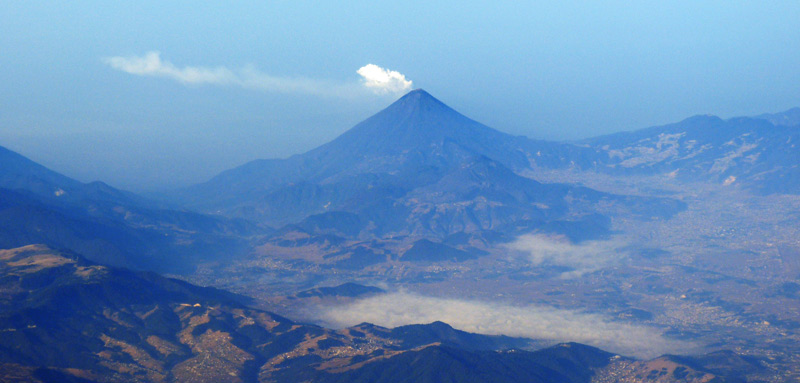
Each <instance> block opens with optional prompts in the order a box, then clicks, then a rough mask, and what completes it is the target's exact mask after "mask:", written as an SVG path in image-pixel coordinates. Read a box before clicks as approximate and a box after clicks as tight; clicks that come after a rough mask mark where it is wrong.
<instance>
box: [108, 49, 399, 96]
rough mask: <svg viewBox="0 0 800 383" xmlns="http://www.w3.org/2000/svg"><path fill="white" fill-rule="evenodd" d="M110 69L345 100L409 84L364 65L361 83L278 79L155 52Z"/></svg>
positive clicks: (117, 60) (119, 59) (120, 59)
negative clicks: (171, 58)
mask: <svg viewBox="0 0 800 383" xmlns="http://www.w3.org/2000/svg"><path fill="white" fill-rule="evenodd" d="M103 61H104V62H105V63H106V64H107V65H109V66H110V67H112V68H114V69H116V70H119V71H122V72H125V73H128V74H132V75H136V76H147V77H161V78H167V79H170V80H174V81H178V82H180V83H183V84H192V85H218V86H238V87H241V88H245V89H254V90H260V91H266V92H278V93H292V94H308V95H316V96H332V97H349V96H353V95H357V94H359V93H364V90H370V91H371V92H372V93H375V94H398V93H401V92H405V91H408V90H411V84H412V83H411V81H409V80H406V78H405V76H404V75H402V74H401V73H399V72H396V71H390V70H387V69H383V68H381V67H379V66H377V65H373V64H368V65H366V66H363V67H361V68H360V69H358V71H357V73H358V74H359V75H360V76H361V77H362V80H363V81H362V82H361V84H360V85H359V84H357V83H355V82H353V83H347V82H344V83H343V82H335V81H328V80H319V79H313V78H305V77H281V76H273V75H269V74H266V73H264V72H261V71H260V70H258V69H257V68H256V67H255V66H253V65H246V66H244V67H242V68H239V69H229V68H226V67H222V66H218V67H202V66H184V67H179V66H176V65H175V64H173V63H171V62H169V61H166V60H162V59H161V54H160V53H159V52H157V51H150V52H147V53H146V54H144V55H143V56H114V57H108V58H105V59H103Z"/></svg>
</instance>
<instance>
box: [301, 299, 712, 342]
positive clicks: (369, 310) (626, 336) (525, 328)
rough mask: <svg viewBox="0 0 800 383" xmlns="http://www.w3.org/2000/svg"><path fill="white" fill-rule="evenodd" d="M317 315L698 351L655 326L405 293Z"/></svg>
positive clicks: (337, 322)
mask: <svg viewBox="0 0 800 383" xmlns="http://www.w3.org/2000/svg"><path fill="white" fill-rule="evenodd" d="M317 315H318V316H319V320H321V321H322V322H324V323H325V324H326V325H329V326H334V327H348V326H353V325H356V324H359V323H362V322H369V323H373V324H377V325H380V326H385V327H397V326H402V325H408V324H415V323H431V322H434V321H442V322H445V323H448V324H450V325H451V326H453V327H455V328H457V329H459V330H463V331H468V332H474V333H480V334H489V335H501V334H502V335H508V336H515V337H526V338H533V339H543V340H553V341H558V342H566V341H574V342H579V343H584V344H589V345H592V346H596V347H600V348H602V349H604V350H608V351H611V352H615V353H618V354H621V355H626V356H634V357H639V358H653V357H656V356H659V355H663V354H665V353H680V354H685V353H687V352H691V351H696V350H697V349H698V348H697V347H696V346H695V345H693V344H691V343H688V342H683V341H678V340H672V339H668V338H665V337H664V336H663V335H662V332H661V331H659V330H658V329H656V328H653V327H648V326H640V325H634V324H630V323H623V322H617V321H613V320H609V319H608V318H606V317H604V316H602V315H599V314H592V313H585V312H580V311H575V310H564V309H557V308H553V307H547V306H537V305H528V306H512V305H507V304H501V303H494V302H482V301H477V300H459V299H449V298H436V297H429V296H422V295H417V294H412V293H407V292H398V293H390V294H384V295H379V296H374V297H370V298H365V299H362V300H359V301H356V302H354V303H351V304H347V305H342V306H336V307H327V308H322V309H320V312H319V313H317Z"/></svg>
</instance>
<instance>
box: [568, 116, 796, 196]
mask: <svg viewBox="0 0 800 383" xmlns="http://www.w3.org/2000/svg"><path fill="white" fill-rule="evenodd" d="M798 114H800V109H792V110H791V111H789V112H786V113H782V114H773V115H762V116H760V117H758V118H748V117H739V118H732V119H729V120H723V119H721V118H719V117H715V116H695V117H691V118H688V119H686V120H683V121H681V122H678V123H675V124H670V125H664V126H657V127H653V128H648V129H642V130H637V131H633V132H624V133H617V134H612V135H608V136H603V137H597V138H592V139H589V140H585V141H583V142H582V144H583V145H585V146H588V147H590V148H592V149H594V150H595V151H597V153H599V157H598V158H597V160H596V161H595V165H594V166H592V167H590V168H587V170H595V171H600V172H608V173H612V174H617V175H630V174H646V175H665V176H669V177H675V178H677V179H679V180H684V181H700V182H712V183H716V184H723V185H742V186H743V187H745V188H747V189H750V190H753V191H755V192H757V193H761V194H774V193H785V194H798V193H800V167H799V166H800V147H797V146H796V145H798V144H800V126H798V125H791V124H795V122H798V123H799V124H800V120H798Z"/></svg>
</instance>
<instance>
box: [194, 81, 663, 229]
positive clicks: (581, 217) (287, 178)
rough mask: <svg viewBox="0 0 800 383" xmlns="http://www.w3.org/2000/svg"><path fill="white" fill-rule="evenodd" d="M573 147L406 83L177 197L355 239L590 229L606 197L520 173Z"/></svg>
mask: <svg viewBox="0 0 800 383" xmlns="http://www.w3.org/2000/svg"><path fill="white" fill-rule="evenodd" d="M581 150H584V149H582V148H580V147H577V146H574V145H568V144H560V143H552V142H545V141H537V140H531V139H528V138H526V137H521V136H513V135H509V134H506V133H503V132H500V131H498V130H495V129H492V128H490V127H487V126H485V125H483V124H481V123H479V122H476V121H474V120H472V119H470V118H468V117H466V116H464V115H462V114H461V113H459V112H457V111H455V110H453V109H452V108H450V107H449V106H447V105H445V104H444V103H442V102H441V101H439V100H437V99H436V98H435V97H433V96H431V95H430V94H429V93H428V92H426V91H424V90H422V89H417V90H414V91H411V92H410V93H408V94H406V95H405V96H403V97H401V98H400V99H399V100H397V101H396V102H394V103H393V104H391V105H389V106H388V107H387V108H386V109H384V110H382V111H380V112H378V113H377V114H375V115H373V116H372V117H370V118H368V119H366V120H364V121H363V122H361V123H359V124H357V125H356V126H354V127H353V128H351V129H350V130H348V131H347V132H345V133H344V134H342V135H341V136H339V137H337V138H336V139H334V140H333V141H331V142H329V143H327V144H324V145H322V146H320V147H318V148H316V149H313V150H311V151H309V152H307V153H304V154H299V155H295V156H292V157H289V158H287V159H270V160H256V161H252V162H250V163H247V164H245V165H243V166H240V167H237V168H234V169H231V170H228V171H225V172H223V173H221V174H219V175H218V176H216V177H214V178H213V179H211V180H210V181H208V182H206V183H204V184H200V185H196V186H193V187H191V188H189V189H186V190H184V191H182V192H181V193H180V194H179V196H178V197H179V198H180V199H181V200H183V201H184V202H188V205H189V207H191V208H196V209H201V210H205V211H209V212H215V213H222V214H224V215H228V216H231V217H238V218H246V219H249V220H252V221H254V222H258V223H261V224H266V225H271V226H275V227H283V226H286V225H299V226H300V227H303V228H307V229H308V230H311V231H314V232H320V231H323V232H334V233H336V234H337V235H342V236H345V237H357V238H362V239H370V238H376V237H378V238H380V237H384V236H393V237H394V236H421V237H434V238H439V239H442V238H445V237H447V236H449V235H453V234H457V233H462V232H463V233H480V232H485V231H499V232H502V233H509V234H515V233H518V232H521V231H531V230H537V229H540V228H545V227H547V228H551V229H552V228H561V229H553V230H556V231H559V230H561V231H576V232H578V231H580V232H583V233H584V234H583V235H588V236H594V235H601V234H602V233H604V232H606V230H607V228H606V227H605V225H606V222H607V220H606V219H598V215H597V214H596V212H595V211H593V210H592V208H591V206H593V204H596V203H597V202H599V201H601V200H603V201H607V202H608V201H611V202H612V203H613V201H616V200H620V201H621V199H619V198H618V196H614V195H610V194H606V193H600V192H597V191H594V190H591V189H587V188H582V187H575V186H570V185H550V184H542V183H539V182H537V181H535V180H533V179H529V178H525V177H522V176H521V175H520V172H521V171H523V170H525V169H530V168H531V167H533V166H539V165H542V164H546V165H547V166H548V167H559V166H569V164H574V163H575V161H576V159H578V160H579V159H580V158H581V155H580V151H581ZM656 205H658V202H656ZM332 214H335V216H336V217H337V218H336V219H329V218H325V217H324V216H325V215H332ZM320 216H323V217H320ZM345 217H346V218H345ZM587 220H588V221H587ZM320 222H327V223H328V224H330V225H334V227H329V226H325V227H327V228H328V229H329V230H327V229H323V228H320V225H319V223H320ZM587 222H591V223H590V224H586V225H585V224H584V223H587ZM587 225H588V227H591V229H589V230H586V229H587ZM576 227H580V229H574V228H576Z"/></svg>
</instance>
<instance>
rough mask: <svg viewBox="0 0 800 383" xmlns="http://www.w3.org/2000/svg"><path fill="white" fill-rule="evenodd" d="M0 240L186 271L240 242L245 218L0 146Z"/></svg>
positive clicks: (235, 247)
mask: <svg viewBox="0 0 800 383" xmlns="http://www.w3.org/2000/svg"><path fill="white" fill-rule="evenodd" d="M0 226H1V227H2V229H3V230H2V232H1V233H0V248H10V247H17V246H21V245H26V244H29V243H45V244H49V245H51V246H55V247H59V248H66V249H72V250H74V251H79V252H81V253H83V254H86V255H87V256H89V257H90V258H92V259H94V260H96V261H100V262H103V263H108V264H113V265H119V266H127V267H134V268H139V269H151V270H159V271H173V272H175V271H179V272H180V271H186V270H189V269H191V267H192V265H193V264H196V263H197V262H199V261H201V260H207V259H209V258H219V257H221V256H223V255H225V256H229V255H232V254H236V253H237V252H239V251H241V250H243V249H244V246H245V245H246V242H245V241H244V239H243V238H242V236H244V235H247V234H248V233H249V232H252V230H253V225H251V224H249V223H246V222H243V221H235V220H229V219H225V218H221V217H213V216H208V215H203V214H198V213H192V212H188V211H179V210H172V209H169V208H166V207H165V206H162V205H160V204H158V203H155V202H152V201H149V200H146V199H144V198H141V197H139V196H137V195H135V194H133V193H129V192H125V191H121V190H117V189H114V188H112V187H110V186H108V185H105V184H103V183H101V182H93V183H88V184H84V183H81V182H78V181H76V180H73V179H71V178H69V177H66V176H63V175H61V174H59V173H56V172H53V171H51V170H49V169H47V168H45V167H43V166H41V165H39V164H37V163H35V162H33V161H31V160H29V159H27V158H25V157H23V156H21V155H19V154H17V153H14V152H12V151H10V150H8V149H5V148H2V147H0Z"/></svg>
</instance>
